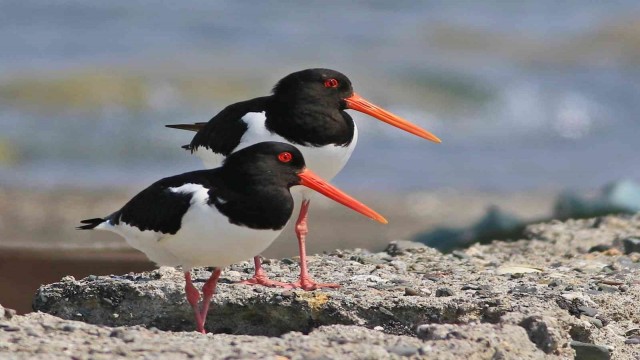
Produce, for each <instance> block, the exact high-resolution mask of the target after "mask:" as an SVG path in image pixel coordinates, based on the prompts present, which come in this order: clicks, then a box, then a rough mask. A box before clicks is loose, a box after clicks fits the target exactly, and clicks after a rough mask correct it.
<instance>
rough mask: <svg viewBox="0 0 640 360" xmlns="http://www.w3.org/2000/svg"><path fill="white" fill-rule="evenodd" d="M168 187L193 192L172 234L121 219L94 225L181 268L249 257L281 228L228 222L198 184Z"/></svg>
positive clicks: (159, 261)
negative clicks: (275, 228) (177, 227)
mask: <svg viewBox="0 0 640 360" xmlns="http://www.w3.org/2000/svg"><path fill="white" fill-rule="evenodd" d="M172 190H173V191H176V192H181V191H184V192H193V193H194V195H193V198H192V199H191V206H190V208H189V210H188V211H187V213H186V214H184V216H183V217H182V224H181V227H180V230H178V232H177V233H176V234H175V235H171V234H162V233H160V232H155V231H149V230H147V231H140V230H139V229H138V228H137V227H133V226H129V225H128V224H126V223H124V222H120V224H118V225H115V226H113V225H110V224H109V225H105V224H103V225H99V226H98V227H97V229H103V230H110V231H113V232H115V233H118V234H120V235H121V236H123V237H124V238H125V239H126V240H127V243H129V245H131V246H132V247H134V248H136V249H138V250H140V251H142V252H144V253H145V254H146V255H147V257H148V258H149V259H150V260H151V261H153V262H155V263H156V264H158V265H166V266H178V265H180V266H182V267H183V268H184V269H185V270H187V269H190V268H192V267H196V266H215V267H225V266H228V265H231V264H234V263H237V262H239V261H243V260H248V259H251V258H252V257H253V256H255V255H257V254H259V253H261V252H262V251H264V250H265V249H266V248H267V247H269V245H271V243H272V242H273V240H275V238H276V237H278V235H280V233H281V232H282V230H255V229H251V228H248V227H244V226H238V225H234V224H231V223H229V219H228V218H227V217H226V216H224V215H222V214H220V213H219V212H218V210H217V209H216V208H215V207H211V206H209V205H208V204H207V200H208V194H207V189H206V188H204V187H203V186H201V185H197V184H186V185H183V186H181V187H179V188H174V189H172Z"/></svg>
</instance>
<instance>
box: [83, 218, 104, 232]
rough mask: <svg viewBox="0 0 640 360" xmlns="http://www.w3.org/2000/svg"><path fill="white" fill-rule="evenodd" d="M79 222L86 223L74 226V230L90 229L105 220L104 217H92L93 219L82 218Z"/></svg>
mask: <svg viewBox="0 0 640 360" xmlns="http://www.w3.org/2000/svg"><path fill="white" fill-rule="evenodd" d="M80 222H81V223H83V224H86V225H80V226H78V227H76V230H91V229H94V228H95V227H96V226H98V225H100V224H102V223H103V222H105V219H102V218H93V219H86V220H82V221H80Z"/></svg>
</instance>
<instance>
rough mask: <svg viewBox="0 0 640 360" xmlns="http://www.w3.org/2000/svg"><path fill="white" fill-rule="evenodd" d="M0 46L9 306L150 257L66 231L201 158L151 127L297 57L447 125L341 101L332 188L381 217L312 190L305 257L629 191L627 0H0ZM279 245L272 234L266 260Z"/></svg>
mask: <svg viewBox="0 0 640 360" xmlns="http://www.w3.org/2000/svg"><path fill="white" fill-rule="evenodd" d="M0 49H1V51H0V69H1V71H0V128H1V129H2V130H1V131H0V303H2V304H3V305H6V306H9V307H15V308H18V310H19V311H22V312H24V311H28V310H29V307H30V304H29V299H30V297H31V296H32V294H33V291H34V290H35V288H36V287H37V285H38V284H40V283H43V282H50V281H55V280H57V279H59V278H60V277H62V276H64V275H65V274H73V275H75V276H85V275H87V274H102V273H105V274H108V273H117V272H128V271H138V270H142V269H149V268H153V264H150V263H148V262H146V261H145V259H144V256H142V255H140V254H139V253H137V252H135V251H132V250H131V249H129V248H128V247H127V246H126V244H125V243H124V241H122V240H121V239H120V238H118V237H117V236H116V235H113V234H100V233H87V232H77V231H75V230H74V226H76V225H77V223H78V221H79V220H81V219H84V218H88V217H96V216H102V215H105V214H108V213H111V212H112V211H114V210H116V209H118V208H119V207H120V206H122V205H123V204H124V202H125V201H127V200H128V199H129V198H130V197H131V196H132V195H134V194H135V193H137V192H138V191H139V190H141V189H142V188H144V187H145V186H147V185H148V184H150V183H151V182H153V181H155V180H157V179H159V178H161V177H164V176H169V175H173V174H176V173H180V172H184V171H188V170H194V169H199V168H201V163H200V162H199V161H198V159H197V158H195V157H194V156H191V155H190V154H189V153H188V152H186V151H183V150H182V149H180V145H183V144H187V143H188V142H189V141H190V139H191V137H192V135H193V133H189V132H182V131H178V130H171V129H167V128H165V127H164V126H163V125H165V124H172V123H183V122H198V121H207V120H209V119H210V118H211V117H212V116H213V115H214V114H216V113H217V112H218V111H219V110H221V109H222V108H223V107H224V106H225V105H227V104H229V103H232V102H236V101H240V100H244V99H248V98H253V97H257V96H263V95H266V94H267V93H268V92H269V91H270V89H271V87H272V86H273V85H274V84H275V83H276V82H277V81H278V80H279V79H280V78H282V77H283V76H284V75H286V74H288V73H290V72H293V71H297V70H300V69H304V68H311V67H327V68H332V69H335V70H339V71H341V72H343V73H345V74H347V75H348V76H349V77H350V78H351V80H352V82H353V84H354V88H355V89H356V91H357V92H358V93H360V94H361V95H363V96H365V97H366V98H368V99H370V100H372V101H373V102H375V103H377V104H379V105H381V106H383V107H385V108H387V109H389V110H391V111H393V112H395V113H397V114H399V115H401V116H404V117H405V118H407V119H409V120H411V121H412V122H414V123H417V124H419V125H421V126H423V127H424V128H426V129H428V130H430V131H432V132H433V133H435V134H436V135H438V136H439V137H440V138H441V139H443V143H442V144H440V145H436V144H433V143H429V142H426V141H423V140H421V139H419V138H417V137H412V136H410V135H408V134H407V133H404V132H401V131H399V130H397V129H394V128H391V127H388V126H387V125H385V124H383V123H381V122H378V121H375V120H374V119H372V118H369V117H367V116H364V115H361V114H359V113H354V112H351V115H352V116H354V118H355V119H356V122H357V124H358V127H359V129H360V139H359V143H358V145H359V146H358V147H357V149H356V151H355V153H354V155H353V157H352V159H351V161H350V162H349V164H348V165H347V166H346V168H345V169H344V171H343V172H342V173H340V175H338V177H337V178H336V179H335V180H334V183H335V184H337V185H338V186H340V187H341V188H343V189H344V190H346V191H348V192H350V193H353V194H355V195H357V196H358V197H359V198H360V199H361V200H362V201H364V202H365V203H367V204H369V205H371V206H372V207H373V208H375V209H376V210H378V211H379V212H381V213H383V214H384V215H385V216H386V217H387V218H388V219H389V221H390V224H389V225H388V226H382V225H378V224H375V223H373V222H369V221H367V220H366V219H364V218H361V217H360V216H359V215H357V214H352V213H350V212H349V211H348V210H344V209H341V208H339V207H337V206H334V205H333V204H331V203H329V202H328V201H324V200H323V199H319V198H318V199H317V200H314V206H313V207H312V210H311V223H310V229H311V234H310V240H309V249H310V252H311V253H314V252H321V251H330V250H332V249H335V248H351V247H365V248H369V249H372V250H379V249H381V248H383V247H384V245H385V244H386V243H388V242H389V241H390V240H393V239H397V238H405V239H422V240H424V241H425V242H427V243H429V244H432V245H433V244H436V245H437V244H438V242H442V241H444V242H447V244H449V245H450V244H461V246H462V245H464V244H466V243H468V242H470V241H472V240H474V239H476V238H478V236H479V233H480V232H481V229H480V228H481V227H482V226H485V225H487V226H489V227H491V226H494V225H495V226H497V227H498V230H500V229H501V227H503V228H506V230H507V232H509V231H510V230H513V229H519V228H520V226H521V225H522V224H523V223H526V222H530V221H537V220H541V219H548V218H551V217H572V216H573V215H575V213H576V211H578V212H579V211H583V210H584V211H583V212H585V211H586V210H597V211H600V210H603V211H605V210H607V209H609V208H610V207H613V208H615V209H619V208H621V207H620V206H619V203H620V201H618V202H617V203H615V204H613V205H611V204H612V202H615V201H613V200H611V199H612V198H617V199H618V200H620V199H622V200H621V201H622V203H625V201H626V200H627V199H631V198H633V197H634V196H636V195H635V194H636V192H635V191H637V190H638V189H637V184H636V183H634V182H633V181H634V180H635V181H637V180H638V179H640V166H639V161H638V153H639V152H640V145H639V143H640V142H639V140H638V136H639V135H640V121H639V120H638V116H637V114H638V113H640V111H639V110H640V101H638V100H639V99H640V81H639V80H640V66H639V65H640V3H638V2H637V1H633V0H628V1H623V0H621V1H607V2H584V1H564V2H557V1H554V0H536V1H509V2H507V1H483V2H477V1H402V0H398V1H393V2H390V1H352V2H338V1H335V2H334V1H316V2H293V1H286V2H277V1H262V2H239V1H211V0H207V1H204V0H202V1H196V0H189V1H181V2H152V1H109V2H102V1H71V0H59V1H52V2H49V1H31V0H22V1H0ZM622 179H628V181H625V182H622V183H615V182H616V181H618V180H622ZM611 183H614V185H610V184H611ZM608 184H609V185H608ZM620 184H621V185H620ZM607 186H608V187H607ZM638 191H640V190H638ZM638 196H640V195H638ZM638 201H640V200H638ZM626 204H627V205H629V203H628V202H627V203H626ZM633 204H635V203H632V204H631V208H624V206H622V209H621V210H629V211H633V209H634V208H633V206H634V205H633ZM609 205H611V206H609ZM488 206H494V207H491V208H489V210H487V207H488ZM608 206H609V207H608ZM616 206H617V207H616ZM576 209H578V210H576ZM585 209H586V210H585ZM638 210H640V205H638ZM581 214H582V213H581ZM589 214H590V213H588V211H586V213H585V214H584V215H589ZM505 224H506V225H505ZM443 227H444V228H443ZM337 228H339V229H341V231H340V234H336V233H335V232H334V231H333V230H334V229H337ZM479 229H480V230H479ZM492 229H493V228H491V229H490V230H489V234H490V235H491V236H494V235H493V234H494V233H493V232H491V231H493V230H492ZM443 231H444V232H443ZM443 234H444V235H443ZM483 234H484V233H483ZM480 235H482V234H480ZM485 235H486V234H485ZM451 239H453V240H451ZM460 239H462V240H460ZM449 240H451V241H449ZM454 240H455V241H454ZM449 245H445V246H441V248H443V249H448V250H450V248H452V247H454V246H449ZM296 253H297V246H296V245H295V242H294V236H293V231H291V230H287V231H285V235H283V236H282V238H281V239H279V240H278V241H277V242H276V243H275V244H274V246H273V247H272V248H271V249H269V250H268V252H267V253H266V256H272V257H285V256H288V257H293V256H295V255H296ZM249 255H252V254H249ZM311 272H312V273H313V269H311Z"/></svg>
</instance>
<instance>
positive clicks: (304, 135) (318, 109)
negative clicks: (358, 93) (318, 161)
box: [265, 97, 355, 146]
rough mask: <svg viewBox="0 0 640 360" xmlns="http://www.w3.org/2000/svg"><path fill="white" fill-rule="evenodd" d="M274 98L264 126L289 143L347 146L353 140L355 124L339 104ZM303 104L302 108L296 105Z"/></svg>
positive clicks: (268, 107)
mask: <svg viewBox="0 0 640 360" xmlns="http://www.w3.org/2000/svg"><path fill="white" fill-rule="evenodd" d="M292 103H293V105H289V104H287V103H284V102H279V101H278V99H277V98H275V97H274V98H273V99H272V101H270V103H269V104H268V106H267V110H266V121H265V126H266V127H267V129H268V130H269V131H271V132H273V133H276V134H278V135H280V136H282V137H283V138H285V139H287V140H288V141H289V142H291V143H294V144H300V145H311V146H325V145H337V146H347V145H349V144H350V143H351V141H352V140H353V134H354V128H355V125H354V122H353V119H352V118H351V116H349V114H347V113H346V112H344V111H342V110H340V109H339V106H338V105H337V104H325V103H322V102H319V101H306V100H304V99H303V100H301V101H294V102H292ZM296 104H300V105H296Z"/></svg>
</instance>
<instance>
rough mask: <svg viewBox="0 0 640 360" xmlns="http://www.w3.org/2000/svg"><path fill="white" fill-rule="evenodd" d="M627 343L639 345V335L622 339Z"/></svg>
mask: <svg viewBox="0 0 640 360" xmlns="http://www.w3.org/2000/svg"><path fill="white" fill-rule="evenodd" d="M624 343H625V344H627V345H640V336H637V335H636V336H631V337H629V338H627V339H626V340H625V341H624Z"/></svg>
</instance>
